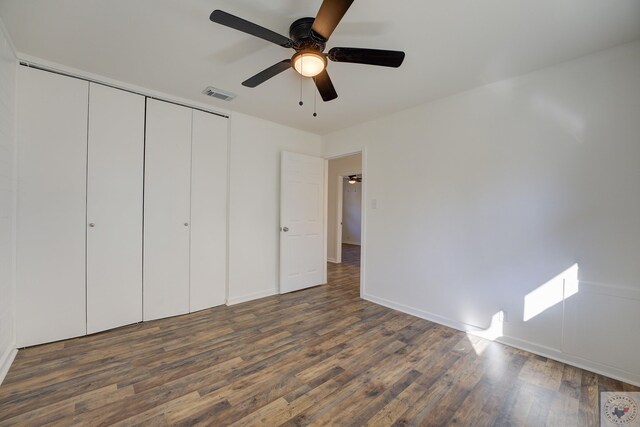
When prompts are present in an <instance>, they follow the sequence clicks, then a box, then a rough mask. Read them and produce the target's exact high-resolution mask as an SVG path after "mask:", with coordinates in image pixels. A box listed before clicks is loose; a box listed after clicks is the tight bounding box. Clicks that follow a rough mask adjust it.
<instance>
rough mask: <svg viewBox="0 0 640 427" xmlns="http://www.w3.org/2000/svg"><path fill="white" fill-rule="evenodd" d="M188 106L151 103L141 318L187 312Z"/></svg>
mask: <svg viewBox="0 0 640 427" xmlns="http://www.w3.org/2000/svg"><path fill="white" fill-rule="evenodd" d="M191 120H192V110H191V109H190V108H186V107H182V106H179V105H174V104H170V103H167V102H162V101H156V100H153V99H148V100H147V132H146V144H145V172H144V173H145V184H144V185H145V190H144V252H143V258H144V260H143V265H144V268H143V318H144V320H151V319H159V318H163V317H170V316H175V315H178V314H184V313H188V312H189V221H190V220H189V218H190V194H189V193H190V181H191Z"/></svg>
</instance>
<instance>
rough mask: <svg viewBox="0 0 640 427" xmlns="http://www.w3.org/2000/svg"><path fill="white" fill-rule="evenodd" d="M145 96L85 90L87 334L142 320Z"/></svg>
mask: <svg viewBox="0 0 640 427" xmlns="http://www.w3.org/2000/svg"><path fill="white" fill-rule="evenodd" d="M144 114H145V98H144V97H143V96H140V95H136V94H132V93H129V92H125V91H122V90H118V89H113V88H110V87H107V86H102V85H98V84H93V83H92V84H91V86H90V89H89V146H88V147H89V153H88V168H87V223H88V225H89V227H88V228H87V332H88V333H94V332H99V331H103V330H106V329H111V328H115V327H118V326H123V325H128V324H131V323H136V322H140V321H141V320H142V183H143V162H144Z"/></svg>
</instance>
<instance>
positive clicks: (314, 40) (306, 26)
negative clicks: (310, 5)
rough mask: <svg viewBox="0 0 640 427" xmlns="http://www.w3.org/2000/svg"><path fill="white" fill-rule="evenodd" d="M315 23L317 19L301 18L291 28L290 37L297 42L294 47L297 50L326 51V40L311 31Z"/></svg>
mask: <svg viewBox="0 0 640 427" xmlns="http://www.w3.org/2000/svg"><path fill="white" fill-rule="evenodd" d="M313 21H315V18H300V19H297V20H295V21H294V22H293V24H291V26H290V27H289V37H290V38H291V40H293V41H294V42H295V44H294V45H293V48H294V49H295V50H297V51H302V50H312V51H316V52H323V51H324V48H325V46H326V40H325V39H324V38H323V37H322V36H321V35H319V34H316V33H315V32H314V31H312V30H311V26H312V25H313Z"/></svg>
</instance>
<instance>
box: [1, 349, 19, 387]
mask: <svg viewBox="0 0 640 427" xmlns="http://www.w3.org/2000/svg"><path fill="white" fill-rule="evenodd" d="M17 354H18V350H17V349H16V346H15V343H12V344H11V346H9V348H8V349H7V350H6V351H5V352H4V354H3V355H2V357H1V358H0V384H2V381H4V377H6V376H7V373H8V372H9V368H10V367H11V364H12V363H13V360H14V359H15V358H16V355H17Z"/></svg>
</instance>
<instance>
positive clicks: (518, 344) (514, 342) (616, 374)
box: [496, 336, 640, 387]
mask: <svg viewBox="0 0 640 427" xmlns="http://www.w3.org/2000/svg"><path fill="white" fill-rule="evenodd" d="M496 341H498V342H500V343H502V344H506V345H508V346H510V347H515V348H519V349H520V350H524V351H528V352H530V353H534V354H537V355H540V356H544V357H546V358H548V359H553V360H556V361H558V362H562V363H566V364H567V365H571V366H575V367H576V368H580V369H584V370H586V371H591V372H595V373H596V374H600V375H604V376H605V377H610V378H613V379H614V380H619V381H622V382H625V383H629V384H632V385H635V386H638V387H640V375H637V374H634V373H632V372H627V371H624V370H622V369H618V368H615V367H613V366H609V365H605V364H603V363H599V362H595V361H593V360H589V359H585V358H582V357H580V356H576V355H573V354H567V353H564V352H562V351H559V350H557V349H555V348H551V347H547V346H543V345H539V344H536V343H533V342H530V341H526V340H521V339H519V338H514V337H509V336H504V337H502V338H498V339H497V340H496Z"/></svg>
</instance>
